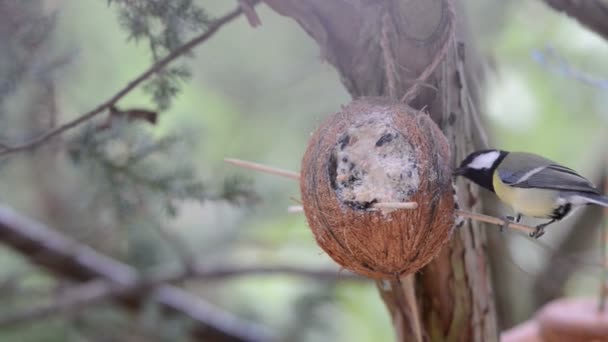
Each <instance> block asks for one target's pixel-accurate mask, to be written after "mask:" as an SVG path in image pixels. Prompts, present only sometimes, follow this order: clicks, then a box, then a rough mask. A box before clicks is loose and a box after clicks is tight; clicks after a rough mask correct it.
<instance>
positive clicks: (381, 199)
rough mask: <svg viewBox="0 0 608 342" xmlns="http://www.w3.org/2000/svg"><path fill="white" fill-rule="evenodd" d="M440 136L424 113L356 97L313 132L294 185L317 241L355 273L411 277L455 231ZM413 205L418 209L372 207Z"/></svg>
mask: <svg viewBox="0 0 608 342" xmlns="http://www.w3.org/2000/svg"><path fill="white" fill-rule="evenodd" d="M451 173H452V168H451V166H450V148H449V145H448V142H447V139H446V138H445V136H444V135H443V133H442V132H441V130H440V129H439V128H438V127H437V126H436V125H435V123H434V122H433V121H432V120H431V118H430V117H429V116H428V115H427V114H426V113H424V112H421V111H418V110H415V109H413V108H411V107H409V106H407V105H405V104H403V103H399V102H396V101H393V100H390V99H386V98H362V99H358V100H355V101H353V102H351V103H350V104H349V105H347V106H345V107H344V108H343V109H342V110H341V111H340V112H338V113H336V114H334V115H332V116H331V117H329V118H328V119H327V120H326V121H325V122H324V123H322V124H321V125H320V127H319V128H318V129H317V130H316V131H315V132H314V134H313V135H312V137H311V139H310V142H309V145H308V148H307V150H306V153H305V155H304V158H303V160H302V170H301V181H300V188H301V191H302V202H303V206H304V212H305V214H306V218H307V220H308V224H309V226H310V228H311V229H312V231H313V234H314V236H315V238H316V241H317V243H318V244H319V246H321V248H322V249H323V250H324V251H325V252H327V253H328V254H329V256H330V257H331V258H333V259H334V260H335V261H336V262H337V263H339V264H340V265H342V266H343V267H345V268H347V269H349V270H351V271H354V272H356V273H358V274H361V275H364V276H367V277H372V278H388V277H392V276H398V275H404V274H409V273H413V272H415V271H417V270H419V269H420V268H421V267H423V266H424V265H426V264H427V263H428V262H429V261H431V259H432V258H433V257H434V256H435V255H437V253H438V252H439V251H440V249H441V248H442V246H443V245H444V244H445V243H446V242H447V241H448V239H449V237H450V233H451V231H452V229H453V226H454V218H455V214H454V209H455V202H454V191H453V187H452V178H451ZM387 202H391V203H395V202H416V203H417V204H418V207H417V209H398V210H395V209H375V208H374V204H376V203H387Z"/></svg>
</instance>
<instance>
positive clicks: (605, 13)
mask: <svg viewBox="0 0 608 342" xmlns="http://www.w3.org/2000/svg"><path fill="white" fill-rule="evenodd" d="M545 2H546V3H547V4H548V5H549V6H551V7H553V8H554V9H556V10H558V11H560V12H564V13H566V14H568V15H569V16H571V17H573V18H576V20H578V21H579V22H580V23H581V24H583V25H585V26H587V27H588V28H590V29H591V30H593V31H595V32H596V33H598V34H599V35H601V36H602V37H604V38H606V39H608V1H606V0H583V1H581V0H545Z"/></svg>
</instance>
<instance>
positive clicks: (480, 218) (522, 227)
mask: <svg viewBox="0 0 608 342" xmlns="http://www.w3.org/2000/svg"><path fill="white" fill-rule="evenodd" d="M456 215H459V216H462V217H467V218H470V219H473V220H477V221H481V222H486V223H491V224H495V225H498V226H501V227H502V226H505V224H507V228H512V229H515V230H519V231H520V232H525V233H534V232H535V231H536V229H535V228H533V227H530V226H526V225H524V224H519V223H515V222H510V221H507V220H505V219H501V218H498V217H494V216H488V215H482V214H475V213H471V212H468V211H464V210H456Z"/></svg>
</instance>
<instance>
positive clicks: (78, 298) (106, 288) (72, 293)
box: [0, 265, 370, 328]
mask: <svg viewBox="0 0 608 342" xmlns="http://www.w3.org/2000/svg"><path fill="white" fill-rule="evenodd" d="M268 275H281V276H293V277H301V278H307V279H312V280H315V281H332V282H333V281H360V282H370V280H369V279H367V278H363V277H360V276H357V275H354V274H352V273H348V272H344V273H340V272H339V270H329V269H328V270H323V269H306V268H298V267H292V266H250V267H245V266H203V265H197V266H193V268H192V269H191V270H182V271H179V272H163V273H161V274H159V275H157V276H153V277H150V278H146V279H141V280H140V281H138V282H137V283H134V284H133V286H129V287H124V286H123V287H119V286H116V285H115V284H113V283H111V282H108V281H105V280H98V279H97V280H91V281H89V282H86V283H84V284H81V285H75V286H72V287H70V288H67V289H65V290H63V291H62V294H61V295H60V296H58V297H57V298H56V299H55V300H54V301H53V302H51V303H45V304H42V305H37V306H34V307H30V308H26V309H24V310H21V311H17V312H13V313H10V314H7V315H4V316H0V328H3V327H7V326H13V325H15V324H23V323H25V322H29V321H32V320H38V319H42V318H45V317H48V316H51V315H58V314H65V313H68V312H74V311H78V310H81V309H83V308H85V307H87V306H90V305H92V304H96V303H99V302H102V301H105V300H108V299H114V298H120V297H125V296H131V295H133V294H135V293H138V292H149V291H150V290H151V289H156V288H158V287H159V286H161V285H164V284H169V283H176V282H180V281H183V280H190V281H192V280H201V279H204V280H206V281H214V280H216V281H217V280H222V279H226V278H234V277H243V276H268Z"/></svg>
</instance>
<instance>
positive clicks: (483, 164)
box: [468, 151, 500, 170]
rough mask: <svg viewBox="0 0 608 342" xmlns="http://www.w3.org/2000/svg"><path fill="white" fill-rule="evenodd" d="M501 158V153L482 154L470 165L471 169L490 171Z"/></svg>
mask: <svg viewBox="0 0 608 342" xmlns="http://www.w3.org/2000/svg"><path fill="white" fill-rule="evenodd" d="M498 157H500V152H498V151H492V152H488V153H484V154H480V155H479V156H477V157H476V158H475V159H473V161H472V162H471V163H469V165H468V166H469V167H470V168H472V169H477V170H481V169H489V168H491V167H492V164H494V162H495V161H496V159H498Z"/></svg>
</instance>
